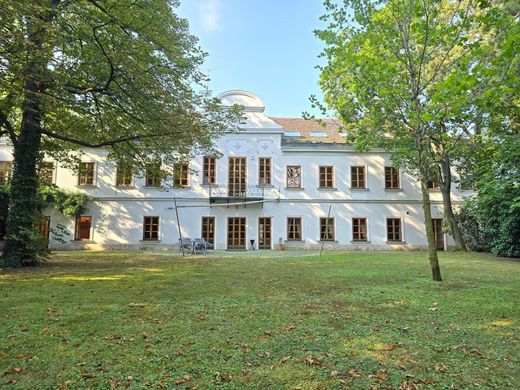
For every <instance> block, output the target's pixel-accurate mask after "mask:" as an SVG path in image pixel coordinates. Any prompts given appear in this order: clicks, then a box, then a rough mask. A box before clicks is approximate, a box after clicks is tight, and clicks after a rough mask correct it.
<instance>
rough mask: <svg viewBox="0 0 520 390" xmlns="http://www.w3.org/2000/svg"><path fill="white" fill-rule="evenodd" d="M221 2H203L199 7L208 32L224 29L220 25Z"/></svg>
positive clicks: (207, 0)
mask: <svg viewBox="0 0 520 390" xmlns="http://www.w3.org/2000/svg"><path fill="white" fill-rule="evenodd" d="M220 10H221V3H220V0H202V1H201V3H200V6H199V14H200V19H201V24H202V27H203V28H204V30H206V31H217V30H220V29H221V28H222V24H221V23H220Z"/></svg>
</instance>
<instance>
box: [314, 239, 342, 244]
mask: <svg viewBox="0 0 520 390" xmlns="http://www.w3.org/2000/svg"><path fill="white" fill-rule="evenodd" d="M318 242H319V243H320V244H321V243H323V242H324V243H325V244H326V243H329V244H337V243H338V241H336V240H325V241H323V240H319V241H318Z"/></svg>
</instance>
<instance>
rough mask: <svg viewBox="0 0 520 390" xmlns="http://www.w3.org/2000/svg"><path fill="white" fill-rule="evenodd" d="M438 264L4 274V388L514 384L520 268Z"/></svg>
mask: <svg viewBox="0 0 520 390" xmlns="http://www.w3.org/2000/svg"><path fill="white" fill-rule="evenodd" d="M440 260H441V266H442V271H443V277H444V281H443V282H441V283H435V282H432V281H431V280H430V273H429V267H428V263H427V260H426V255H425V254H424V253H420V252H392V253H381V252H379V253H378V252H376V253H374V252H372V253H370V252H352V253H334V254H326V255H324V256H323V257H318V256H314V255H311V256H309V255H306V256H302V255H294V256H293V257H291V255H290V254H288V255H287V256H286V257H273V256H271V255H270V253H269V252H263V253H262V254H261V256H258V257H254V256H250V255H247V256H241V255H227V256H212V255H211V254H210V255H208V256H207V257H204V256H196V257H194V256H191V257H187V258H185V259H183V258H181V257H179V256H177V255H176V254H175V255H161V254H155V255H154V254H149V253H122V252H81V253H80V252H67V253H58V254H55V255H54V256H53V257H52V259H51V261H50V262H49V263H48V264H47V265H46V266H43V267H39V268H34V269H23V270H14V271H13V270H0V321H1V322H0V340H1V342H0V387H2V386H5V387H6V388H21V389H40V388H41V389H57V388H60V389H67V388H68V389H78V388H104V389H107V388H108V389H109V388H118V387H121V388H124V387H126V388H145V387H150V388H179V389H184V388H190V389H191V388H198V389H211V388H222V389H224V388H225V389H245V388H272V389H294V388H301V389H335V388H359V389H370V388H371V386H372V387H373V388H374V389H376V388H377V389H387V388H390V389H397V388H399V389H415V388H420V389H427V388H432V389H443V388H447V389H448V388H454V389H471V388H497V389H506V388H515V386H519V383H520V262H518V261H511V260H505V259H500V258H495V257H492V256H489V255H483V254H475V253H469V254H460V253H443V254H441V255H440ZM516 388H518V387H516Z"/></svg>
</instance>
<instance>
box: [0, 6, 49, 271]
mask: <svg viewBox="0 0 520 390" xmlns="http://www.w3.org/2000/svg"><path fill="white" fill-rule="evenodd" d="M42 22H43V20H42V19H40V18H38V17H37V16H33V17H31V18H28V31H29V34H28V38H27V39H28V49H27V57H28V58H29V60H28V62H27V66H26V68H25V69H24V78H25V82H24V102H23V104H22V122H21V124H20V132H19V135H18V139H17V141H16V143H14V145H13V150H14V169H13V180H12V182H11V193H10V200H9V214H8V217H7V229H6V230H7V231H6V243H5V247H4V253H3V256H2V259H1V261H2V263H3V265H5V266H9V267H20V266H30V265H36V264H37V261H38V259H37V252H38V248H36V244H35V242H34V236H35V231H34V222H35V220H34V219H35V216H36V213H37V211H38V199H37V196H36V195H37V194H36V193H37V189H38V179H37V177H36V163H37V160H38V155H39V151H40V143H41V131H40V130H41V92H42V69H43V68H44V67H45V61H44V56H43V55H42V47H43V32H44V30H43V28H42V27H43V26H42Z"/></svg>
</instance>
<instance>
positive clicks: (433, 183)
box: [428, 180, 439, 189]
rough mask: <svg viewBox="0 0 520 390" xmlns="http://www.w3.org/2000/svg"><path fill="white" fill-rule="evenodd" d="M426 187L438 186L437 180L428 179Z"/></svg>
mask: <svg viewBox="0 0 520 390" xmlns="http://www.w3.org/2000/svg"><path fill="white" fill-rule="evenodd" d="M428 188H429V189H436V188H439V182H438V181H437V180H428Z"/></svg>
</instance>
